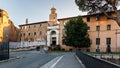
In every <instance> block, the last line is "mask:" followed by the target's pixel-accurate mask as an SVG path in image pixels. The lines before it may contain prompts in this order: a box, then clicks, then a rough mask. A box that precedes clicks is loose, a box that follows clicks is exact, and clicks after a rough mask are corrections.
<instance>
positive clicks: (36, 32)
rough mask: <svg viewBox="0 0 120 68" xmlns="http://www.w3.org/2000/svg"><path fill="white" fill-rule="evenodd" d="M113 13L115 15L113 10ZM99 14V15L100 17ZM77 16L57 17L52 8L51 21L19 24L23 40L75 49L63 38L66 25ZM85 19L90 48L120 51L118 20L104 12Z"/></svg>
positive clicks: (93, 50)
mask: <svg viewBox="0 0 120 68" xmlns="http://www.w3.org/2000/svg"><path fill="white" fill-rule="evenodd" d="M110 14H111V15H115V14H114V13H113V12H111V13H110ZM98 16H99V17H98ZM72 18H76V17H68V18H61V19H57V13H56V9H55V8H54V7H53V8H51V13H50V15H49V21H42V22H35V23H28V20H26V23H25V24H22V25H19V27H20V31H21V32H20V33H21V38H20V40H21V41H29V42H30V41H43V42H47V43H46V45H47V46H52V45H56V46H58V45H60V48H61V49H65V50H73V49H74V47H69V46H66V45H65V44H64V41H63V39H62V37H63V34H64V25H66V23H67V22H68V21H69V20H70V19H72ZM82 18H83V21H84V22H85V23H87V25H88V26H89V30H88V33H89V36H90V39H91V40H92V44H91V46H90V47H89V48H84V50H89V51H91V52H95V51H96V49H100V51H101V52H106V49H107V48H108V47H110V48H111V51H113V52H116V51H117V52H118V51H119V52H120V27H119V26H118V24H117V23H116V21H114V20H111V19H109V18H107V17H106V16H105V15H104V14H93V15H84V16H82Z"/></svg>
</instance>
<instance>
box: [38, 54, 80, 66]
mask: <svg viewBox="0 0 120 68" xmlns="http://www.w3.org/2000/svg"><path fill="white" fill-rule="evenodd" d="M40 68H82V64H81V63H80V62H79V61H78V59H77V58H76V56H75V53H73V52H67V53H63V54H62V55H61V56H58V57H56V58H55V59H53V60H52V61H50V62H48V63H47V64H45V65H44V66H42V67H40Z"/></svg>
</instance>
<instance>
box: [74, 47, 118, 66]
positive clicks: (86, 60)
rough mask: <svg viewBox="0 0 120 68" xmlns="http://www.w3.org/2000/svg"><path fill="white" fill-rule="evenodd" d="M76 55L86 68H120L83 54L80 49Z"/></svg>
mask: <svg viewBox="0 0 120 68" xmlns="http://www.w3.org/2000/svg"><path fill="white" fill-rule="evenodd" d="M76 55H77V56H78V58H79V59H80V60H81V61H82V63H83V64H84V65H85V67H86V68H120V65H117V64H114V63H112V62H109V61H106V60H103V59H99V58H95V57H93V56H90V55H88V54H85V53H82V52H80V50H79V49H77V50H76Z"/></svg>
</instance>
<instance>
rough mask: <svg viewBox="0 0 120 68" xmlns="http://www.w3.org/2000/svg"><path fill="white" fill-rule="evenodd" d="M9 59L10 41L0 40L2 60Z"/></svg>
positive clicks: (0, 58) (0, 57)
mask: <svg viewBox="0 0 120 68" xmlns="http://www.w3.org/2000/svg"><path fill="white" fill-rule="evenodd" d="M5 59H9V42H0V60H5Z"/></svg>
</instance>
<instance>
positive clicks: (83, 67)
mask: <svg viewBox="0 0 120 68" xmlns="http://www.w3.org/2000/svg"><path fill="white" fill-rule="evenodd" d="M75 57H76V58H77V60H78V62H79V63H80V64H81V65H82V68H85V66H84V64H83V63H82V61H81V60H80V59H79V58H78V56H76V55H75Z"/></svg>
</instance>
